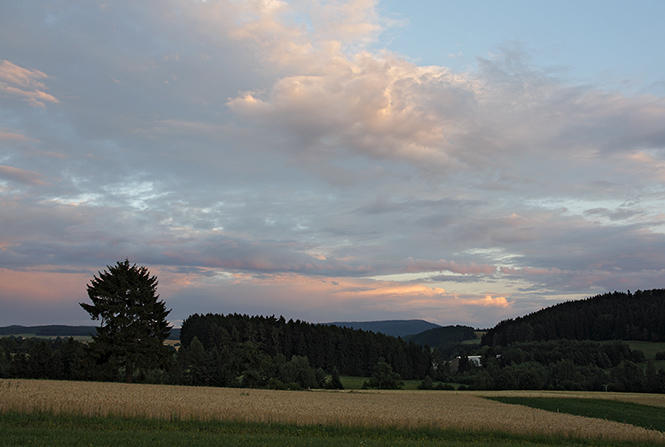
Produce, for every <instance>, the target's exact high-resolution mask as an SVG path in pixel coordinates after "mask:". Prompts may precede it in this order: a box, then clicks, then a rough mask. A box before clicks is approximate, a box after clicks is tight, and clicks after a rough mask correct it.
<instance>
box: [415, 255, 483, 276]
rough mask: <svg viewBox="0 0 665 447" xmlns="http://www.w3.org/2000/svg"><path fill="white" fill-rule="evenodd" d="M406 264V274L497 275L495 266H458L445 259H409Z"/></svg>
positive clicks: (473, 263) (474, 264)
mask: <svg viewBox="0 0 665 447" xmlns="http://www.w3.org/2000/svg"><path fill="white" fill-rule="evenodd" d="M406 264H407V266H406V269H405V272H406V273H419V272H436V271H438V272H440V271H443V270H447V271H450V272H453V273H459V274H462V275H491V274H493V273H496V267H495V266H493V265H487V264H476V263H475V262H471V263H468V264H458V263H456V262H455V261H446V260H445V259H439V260H438V261H432V260H429V259H413V258H408V259H407V260H406Z"/></svg>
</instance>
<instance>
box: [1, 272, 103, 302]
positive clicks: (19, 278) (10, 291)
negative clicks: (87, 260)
mask: <svg viewBox="0 0 665 447" xmlns="http://www.w3.org/2000/svg"><path fill="white" fill-rule="evenodd" d="M91 278H92V276H91V275H88V274H84V273H60V272H43V271H37V270H30V271H16V270H7V269H0V284H1V285H2V286H1V287H0V294H1V296H0V299H1V300H2V301H28V302H57V301H61V302H62V303H63V304H68V303H71V302H77V301H83V300H85V299H86V298H87V294H86V284H87V283H88V282H89V280H90V279H91Z"/></svg>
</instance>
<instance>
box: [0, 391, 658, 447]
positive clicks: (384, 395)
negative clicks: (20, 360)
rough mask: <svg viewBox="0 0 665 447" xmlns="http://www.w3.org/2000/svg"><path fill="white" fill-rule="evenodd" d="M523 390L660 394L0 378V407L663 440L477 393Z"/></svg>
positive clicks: (637, 398)
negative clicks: (333, 388) (277, 387)
mask: <svg viewBox="0 0 665 447" xmlns="http://www.w3.org/2000/svg"><path fill="white" fill-rule="evenodd" d="M483 395H486V396H496V395H528V396H558V397H561V396H568V397H593V398H607V399H617V400H623V401H629V402H637V403H643V404H649V405H658V406H665V396H662V395H634V394H619V393H616V394H615V393H548V392H523V393H518V392H468V391H464V392H456V391H336V392H335V391H273V390H257V389H251V390H249V389H236V388H204V387H185V386H168V385H142V384H124V383H99V382H70V381H49V380H6V379H5V380H0V411H2V412H5V411H11V410H16V411H32V410H43V411H52V412H55V413H77V414H82V415H89V416H94V415H108V414H113V415H123V416H142V417H149V418H167V419H168V418H179V419H203V420H227V421H247V422H285V423H296V424H341V425H347V426H399V427H417V426H432V427H441V428H449V427H457V428H462V429H469V430H500V431H509V432H515V433H524V434H536V433H542V434H560V435H565V436H575V437H587V438H603V439H621V440H638V441H639V440H641V441H665V434H664V433H660V432H656V431H650V430H646V429H643V428H639V427H635V426H631V425H626V424H620V423H617V422H610V421H605V420H601V419H592V418H584V417H579V416H571V415H566V414H558V413H551V412H546V411H542V410H536V409H530V408H526V407H522V406H517V405H507V404H502V403H499V402H494V401H490V400H487V399H484V398H483V397H482V396H483Z"/></svg>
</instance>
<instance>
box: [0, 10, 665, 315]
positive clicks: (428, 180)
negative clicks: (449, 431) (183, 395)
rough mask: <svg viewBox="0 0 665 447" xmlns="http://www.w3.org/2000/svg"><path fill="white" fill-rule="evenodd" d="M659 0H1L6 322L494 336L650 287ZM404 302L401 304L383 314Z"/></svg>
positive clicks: (659, 119)
mask: <svg viewBox="0 0 665 447" xmlns="http://www.w3.org/2000/svg"><path fill="white" fill-rule="evenodd" d="M663 15H665V2H662V1H657V0H638V1H636V2H630V3H627V2H622V1H618V0H589V1H585V2H582V3H580V2H574V1H572V0H562V1H560V2H556V3H552V4H546V3H538V4H536V3H534V2H531V1H527V0H509V1H505V2H494V1H491V0H479V1H476V2H453V1H450V0H445V1H443V0H442V1H434V0H415V1H413V2H408V3H404V2H399V1H396V0H384V1H378V0H377V1H375V0H347V1H343V0H331V1H324V2H318V1H313V0H286V1H282V0H260V1H256V2H244V1H241V2H237V1H231V0H208V1H204V0H146V1H143V2H139V3H137V2H132V1H129V0H118V1H115V2H111V3H100V2H58V1H55V0H46V1H43V2H5V3H3V4H2V5H1V6H0V42H1V43H0V50H2V51H1V52H0V53H1V54H0V117H1V118H2V125H0V207H2V208H1V209H2V212H0V226H1V227H2V234H0V309H2V312H1V313H0V325H2V326H7V325H10V324H12V322H16V321H20V322H22V324H25V325H30V326H35V325H43V324H53V321H56V322H60V323H57V324H65V325H86V323H89V322H91V321H92V320H90V317H89V315H88V314H87V313H86V312H85V311H84V310H83V309H81V307H80V306H79V303H80V302H86V301H87V295H86V284H88V283H89V281H90V280H91V279H92V278H93V276H94V275H96V274H97V272H99V271H103V270H105V269H106V266H107V265H113V264H115V263H116V262H118V261H121V260H124V259H129V260H130V261H131V262H132V263H136V264H138V265H141V266H145V267H147V268H148V269H149V270H150V272H151V274H152V275H155V276H157V278H158V280H159V286H158V293H159V294H160V296H161V298H162V299H163V300H164V301H165V302H166V306H167V308H169V309H172V312H171V314H170V315H169V317H170V319H171V321H174V322H181V321H182V320H183V319H184V318H186V317H187V316H189V315H192V314H195V313H199V314H200V313H208V312H210V313H224V314H227V313H239V314H248V315H271V314H272V315H277V314H279V315H284V316H285V318H287V316H288V318H287V319H293V320H301V321H310V322H321V321H326V320H327V321H381V320H382V321H386V320H395V319H423V320H425V319H426V320H427V321H430V322H433V323H434V324H438V325H440V326H448V325H455V324H460V325H467V326H472V327H474V328H487V327H493V326H495V325H496V324H497V323H499V322H500V321H503V320H505V319H508V318H516V317H518V316H521V315H526V314H528V313H531V312H534V311H537V310H539V309H542V308H545V307H549V306H551V305H554V304H558V303H560V302H564V301H570V300H578V299H584V298H588V297H592V296H595V295H598V294H602V293H608V292H612V291H625V290H637V289H641V290H648V289H657V288H660V287H662V285H663V284H665V257H663V256H662V253H663V252H665V206H664V201H663V198H664V197H665V129H664V128H663V123H664V122H665V74H664V73H665V47H664V46H663V45H662V44H661V42H663V41H665V27H662V26H661V24H660V18H661V17H663ZM398 317H399V318H398Z"/></svg>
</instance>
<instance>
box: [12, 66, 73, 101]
mask: <svg viewBox="0 0 665 447" xmlns="http://www.w3.org/2000/svg"><path fill="white" fill-rule="evenodd" d="M47 77H48V76H47V75H46V74H45V73H42V72H41V71H39V70H29V69H26V68H23V67H19V66H18V65H15V64H13V63H11V62H9V61H7V60H3V61H0V95H2V96H8V97H17V98H20V99H22V100H24V101H26V102H27V103H28V104H30V105H32V106H37V107H45V106H46V104H45V102H52V103H58V102H60V101H58V100H57V99H56V98H55V97H54V96H53V95H50V94H48V93H46V92H45V91H44V90H45V89H46V86H45V85H44V84H43V83H42V82H40V79H44V78H47Z"/></svg>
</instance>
